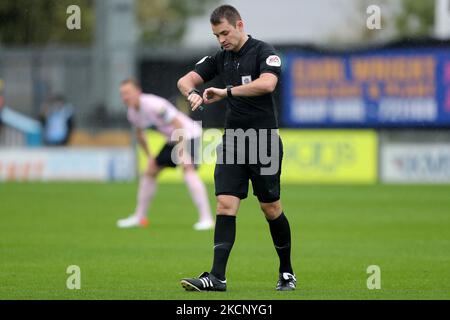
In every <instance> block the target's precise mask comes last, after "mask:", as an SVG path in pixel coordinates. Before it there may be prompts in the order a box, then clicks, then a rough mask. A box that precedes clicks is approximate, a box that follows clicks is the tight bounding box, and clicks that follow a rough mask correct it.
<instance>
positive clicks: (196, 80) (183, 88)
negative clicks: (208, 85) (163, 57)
mask: <svg viewBox="0 0 450 320" xmlns="http://www.w3.org/2000/svg"><path fill="white" fill-rule="evenodd" d="M203 82H204V81H203V79H202V77H200V76H199V75H198V73H197V72H195V71H190V72H188V73H187V74H186V75H184V76H183V77H181V78H180V79H179V80H178V83H177V86H178V90H180V92H181V94H182V95H183V96H185V97H186V98H187V100H188V101H189V103H190V105H191V108H192V111H195V110H196V109H197V108H198V107H200V106H201V105H202V103H203V98H202V95H201V94H200V91H198V90H197V89H196V88H197V87H198V86H199V85H201V84H203Z"/></svg>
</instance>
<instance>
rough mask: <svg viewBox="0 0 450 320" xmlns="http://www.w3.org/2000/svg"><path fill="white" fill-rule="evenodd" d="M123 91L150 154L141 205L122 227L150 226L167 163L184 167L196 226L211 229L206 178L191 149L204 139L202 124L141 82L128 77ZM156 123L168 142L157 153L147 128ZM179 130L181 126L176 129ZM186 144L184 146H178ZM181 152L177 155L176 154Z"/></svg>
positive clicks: (139, 137)
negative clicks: (149, 211) (175, 138)
mask: <svg viewBox="0 0 450 320" xmlns="http://www.w3.org/2000/svg"><path fill="white" fill-rule="evenodd" d="M120 94H121V97H122V100H123V102H124V104H125V105H126V106H127V107H128V120H129V121H130V123H131V124H133V126H134V127H135V129H136V136H137V141H138V143H139V145H140V146H141V148H142V149H143V150H144V152H145V153H146V155H147V156H148V165H147V169H146V171H145V173H144V174H143V175H142V177H141V178H140V181H139V191H138V196H137V206H136V210H135V212H134V213H133V214H132V215H131V216H130V217H128V218H125V219H121V220H119V221H118V222H117V225H118V227H119V228H130V227H138V226H143V227H145V226H147V224H148V220H147V209H148V206H149V204H150V203H151V201H152V199H153V196H154V194H155V191H156V179H157V177H158V174H159V173H160V172H161V170H163V169H164V168H167V167H172V168H174V167H176V166H177V165H178V164H179V165H181V166H182V167H183V172H184V180H185V182H186V184H187V187H188V189H189V192H190V193H191V196H192V200H193V201H194V203H195V205H196V206H197V210H198V212H199V221H198V222H197V223H196V224H194V229H195V230H207V229H212V228H213V227H214V221H213V218H212V216H211V209H210V206H209V201H208V194H207V191H206V188H205V185H204V183H203V181H202V180H201V179H200V177H199V176H198V174H197V171H196V167H195V161H194V160H195V159H194V155H193V152H191V150H192V148H193V146H194V143H196V142H199V141H200V139H201V134H202V128H201V126H200V125H198V124H197V123H196V122H195V121H193V120H192V119H191V118H189V117H188V116H186V115H185V114H183V113H182V112H180V111H178V110H177V108H175V107H174V106H173V105H172V104H171V103H170V102H169V101H168V100H166V99H164V98H161V97H159V96H156V95H153V94H144V93H142V89H141V87H140V85H139V84H138V82H137V81H136V80H134V79H127V80H125V81H123V82H122V85H121V86H120ZM149 127H154V128H155V129H156V130H158V131H159V132H161V133H162V134H163V135H165V136H166V139H167V143H166V145H165V146H164V147H163V148H162V150H161V151H160V153H159V154H158V155H157V156H155V155H153V154H152V153H151V152H150V149H149V146H148V143H147V138H146V135H145V130H146V129H147V128H149ZM175 130H177V131H176V132H175ZM177 133H182V139H183V143H178V141H172V139H171V138H172V135H173V134H175V136H178V135H177ZM179 146H184V147H183V150H174V148H177V147H179ZM173 154H174V155H180V156H178V157H176V158H175V159H173V158H174V157H173V156H172V155H173Z"/></svg>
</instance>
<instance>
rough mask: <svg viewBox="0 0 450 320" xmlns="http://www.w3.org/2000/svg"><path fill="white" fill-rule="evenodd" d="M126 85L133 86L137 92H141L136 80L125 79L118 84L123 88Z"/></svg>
mask: <svg viewBox="0 0 450 320" xmlns="http://www.w3.org/2000/svg"><path fill="white" fill-rule="evenodd" d="M126 84H132V85H133V86H135V87H136V88H138V89H139V90H142V87H141V84H140V82H139V81H138V80H137V79H135V78H127V79H125V80H123V81H122V83H121V84H120V86H124V85H126Z"/></svg>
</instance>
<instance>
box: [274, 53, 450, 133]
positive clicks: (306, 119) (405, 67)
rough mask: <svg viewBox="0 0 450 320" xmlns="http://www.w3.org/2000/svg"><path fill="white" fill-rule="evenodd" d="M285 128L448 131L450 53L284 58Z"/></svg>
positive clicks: (289, 56) (308, 54)
mask: <svg viewBox="0 0 450 320" xmlns="http://www.w3.org/2000/svg"><path fill="white" fill-rule="evenodd" d="M282 119H283V125H284V126H287V127H330V128H332V127H344V126H347V127H348V126H349V127H394V126H396V127H397V126H402V127H405V126H414V127H417V126H425V127H427V126H429V127H437V126H439V127H442V126H450V48H442V49H435V48H432V49H427V48H420V49H417V48H414V49H386V50H379V51H371V52H365V53H357V54H332V55H325V54H318V53H308V52H291V53H288V54H286V55H285V57H284V72H283V117H282Z"/></svg>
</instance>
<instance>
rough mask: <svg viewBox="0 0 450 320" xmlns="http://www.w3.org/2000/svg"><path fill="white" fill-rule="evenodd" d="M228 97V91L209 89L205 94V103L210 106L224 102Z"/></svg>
mask: <svg viewBox="0 0 450 320" xmlns="http://www.w3.org/2000/svg"><path fill="white" fill-rule="evenodd" d="M226 96H227V89H218V88H208V89H206V90H205V91H204V92H203V102H204V103H205V104H210V103H214V102H217V101H219V100H222V99H223V98H225V97H226Z"/></svg>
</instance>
